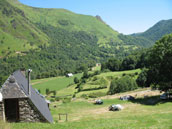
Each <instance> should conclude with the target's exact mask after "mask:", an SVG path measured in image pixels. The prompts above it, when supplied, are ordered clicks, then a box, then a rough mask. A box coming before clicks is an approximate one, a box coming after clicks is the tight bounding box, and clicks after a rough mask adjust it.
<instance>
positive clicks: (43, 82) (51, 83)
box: [32, 74, 82, 94]
mask: <svg viewBox="0 0 172 129" xmlns="http://www.w3.org/2000/svg"><path fill="white" fill-rule="evenodd" d="M81 75H82V74H76V75H74V76H73V77H54V78H46V79H39V80H33V81H32V86H33V87H34V88H36V89H39V90H40V91H41V94H45V90H46V88H48V89H49V90H50V91H53V90H56V91H57V92H58V91H59V90H61V89H65V88H67V86H69V85H71V84H73V83H74V82H73V80H74V77H77V78H78V79H80V78H81Z"/></svg>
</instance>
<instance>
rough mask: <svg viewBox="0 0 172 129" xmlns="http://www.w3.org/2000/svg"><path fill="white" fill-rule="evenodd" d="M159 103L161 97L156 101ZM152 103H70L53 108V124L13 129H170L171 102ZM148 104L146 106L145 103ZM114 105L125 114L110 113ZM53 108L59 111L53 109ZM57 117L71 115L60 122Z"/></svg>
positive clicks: (31, 125) (81, 101)
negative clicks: (120, 107) (122, 107)
mask: <svg viewBox="0 0 172 129" xmlns="http://www.w3.org/2000/svg"><path fill="white" fill-rule="evenodd" d="M154 98H155V99H156V100H158V99H157V98H159V96H157V97H154ZM148 100H149V99H146V100H139V101H136V102H127V101H121V100H119V99H105V100H104V104H103V105H94V104H93V100H73V101H72V102H70V103H61V102H55V103H53V104H52V105H51V113H52V115H53V118H54V123H53V124H48V123H12V124H10V126H11V127H12V128H13V129H114V128H115V129H171V127H172V122H171V120H172V110H171V109H172V103H171V101H157V103H156V104H155V105H149V104H147V103H146V102H148ZM144 102H145V103H144ZM111 104H121V105H122V106H124V109H123V110H122V111H117V112H111V111H108V107H109V106H110V105H111ZM54 105H56V106H57V107H56V108H54ZM58 113H68V121H67V122H66V121H65V117H62V120H60V121H59V120H58Z"/></svg>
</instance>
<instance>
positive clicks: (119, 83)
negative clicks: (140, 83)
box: [108, 76, 137, 94]
mask: <svg viewBox="0 0 172 129" xmlns="http://www.w3.org/2000/svg"><path fill="white" fill-rule="evenodd" d="M134 89H137V83H136V81H135V80H134V79H132V78H131V77H130V76H124V77H122V78H120V79H118V80H113V81H112V82H111V85H110V89H109V91H108V94H115V93H120V92H126V91H131V90H134Z"/></svg>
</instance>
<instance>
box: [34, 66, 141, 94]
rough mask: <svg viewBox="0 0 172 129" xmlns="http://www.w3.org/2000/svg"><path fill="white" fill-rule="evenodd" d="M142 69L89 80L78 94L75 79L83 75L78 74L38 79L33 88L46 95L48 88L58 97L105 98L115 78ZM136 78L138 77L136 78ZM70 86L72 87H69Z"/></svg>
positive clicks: (102, 74)
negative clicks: (93, 96) (95, 96)
mask: <svg viewBox="0 0 172 129" xmlns="http://www.w3.org/2000/svg"><path fill="white" fill-rule="evenodd" d="M140 71H141V70H140V69H137V70H129V71H121V72H106V73H101V74H99V75H96V76H93V77H91V78H89V79H88V80H87V81H86V83H85V84H83V85H82V87H83V90H82V91H80V92H77V91H78V89H76V86H77V85H76V84H73V79H74V77H77V78H78V79H80V78H81V76H82V74H76V75H75V76H74V77H70V78H68V77H55V78H47V79H38V80H33V81H32V86H33V87H34V88H36V89H38V90H41V93H42V94H45V90H46V88H49V89H50V90H56V91H57V96H65V95H73V94H76V97H86V96H90V95H92V93H94V94H98V95H97V96H99V95H100V96H105V95H106V94H107V92H108V90H109V87H110V83H111V81H112V80H113V79H115V78H120V77H122V76H123V74H126V75H133V76H135V73H140ZM135 77H136V76H135ZM69 85H70V86H69ZM101 87H102V88H101Z"/></svg>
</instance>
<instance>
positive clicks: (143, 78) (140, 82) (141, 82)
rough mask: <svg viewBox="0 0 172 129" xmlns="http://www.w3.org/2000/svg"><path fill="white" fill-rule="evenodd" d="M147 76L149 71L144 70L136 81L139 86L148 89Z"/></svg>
mask: <svg viewBox="0 0 172 129" xmlns="http://www.w3.org/2000/svg"><path fill="white" fill-rule="evenodd" d="M147 76H148V75H147V70H146V69H143V70H142V72H141V73H140V74H139V76H138V78H137V79H136V82H137V84H138V86H141V87H147V85H148V84H147Z"/></svg>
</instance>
